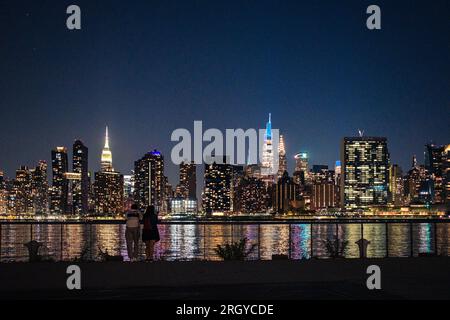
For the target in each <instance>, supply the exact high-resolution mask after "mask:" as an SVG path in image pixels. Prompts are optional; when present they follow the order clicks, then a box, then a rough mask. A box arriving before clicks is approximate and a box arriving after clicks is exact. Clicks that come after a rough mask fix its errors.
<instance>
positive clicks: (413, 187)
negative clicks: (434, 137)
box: [404, 156, 433, 204]
mask: <svg viewBox="0 0 450 320" xmlns="http://www.w3.org/2000/svg"><path fill="white" fill-rule="evenodd" d="M404 180H405V181H404V189H405V192H404V194H405V197H406V199H405V200H406V202H408V203H409V204H431V203H432V195H433V179H432V176H431V175H430V173H429V172H428V170H427V169H426V168H425V166H424V165H419V164H418V163H417V159H416V157H415V156H414V157H413V161H412V168H411V169H410V170H409V171H408V173H407V174H406V176H405V178H404Z"/></svg>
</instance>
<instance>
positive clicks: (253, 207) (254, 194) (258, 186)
mask: <svg viewBox="0 0 450 320" xmlns="http://www.w3.org/2000/svg"><path fill="white" fill-rule="evenodd" d="M268 198H269V194H268V193H267V188H266V185H265V184H264V182H263V181H262V180H260V179H257V178H254V177H250V176H247V175H245V176H243V177H241V178H240V179H239V181H238V183H237V187H236V190H235V192H234V195H233V211H234V212H236V213H246V214H253V213H265V212H266V211H267V209H268V203H269V201H268Z"/></svg>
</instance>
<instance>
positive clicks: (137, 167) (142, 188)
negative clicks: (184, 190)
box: [134, 150, 167, 213]
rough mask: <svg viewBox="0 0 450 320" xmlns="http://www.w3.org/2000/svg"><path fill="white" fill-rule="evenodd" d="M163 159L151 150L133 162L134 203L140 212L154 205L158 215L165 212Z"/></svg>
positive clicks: (159, 153) (157, 152) (158, 153)
mask: <svg viewBox="0 0 450 320" xmlns="http://www.w3.org/2000/svg"><path fill="white" fill-rule="evenodd" d="M165 182H166V179H165V176H164V157H163V155H162V154H161V152H159V151H157V150H153V151H151V152H148V153H146V154H145V155H144V156H143V157H142V158H141V159H139V160H137V161H135V162H134V201H135V202H136V203H137V205H138V206H139V208H140V209H141V210H145V208H146V207H147V206H149V205H154V206H155V207H156V209H157V211H159V212H160V213H165V212H163V211H164V210H166V209H167V208H166V203H165V201H166V199H165Z"/></svg>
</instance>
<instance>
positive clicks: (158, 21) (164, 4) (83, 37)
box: [0, 0, 450, 184]
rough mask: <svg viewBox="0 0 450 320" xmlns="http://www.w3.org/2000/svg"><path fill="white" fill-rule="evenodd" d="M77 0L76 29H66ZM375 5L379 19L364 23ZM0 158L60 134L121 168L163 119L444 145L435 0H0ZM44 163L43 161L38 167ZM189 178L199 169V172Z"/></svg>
mask: <svg viewBox="0 0 450 320" xmlns="http://www.w3.org/2000/svg"><path fill="white" fill-rule="evenodd" d="M70 4H77V5H79V6H80V7H81V11H82V30H80V31H70V30H68V29H67V28H66V18H67V16H68V15H67V14H66V8H67V6H68V5H70ZM370 4H378V5H379V6H380V7H381V10H382V30H378V31H369V30H368V29H367V28H366V19H367V17H368V15H367V14H366V8H367V6H368V5H370ZM0 42H1V50H0V110H1V125H0V137H1V139H0V169H3V170H4V171H5V173H6V175H8V176H9V177H13V176H14V172H15V169H16V168H18V167H19V166H20V165H22V164H24V165H28V166H34V165H35V164H36V162H37V161H38V160H39V159H44V160H47V161H48V162H49V163H50V150H51V149H52V148H54V147H55V146H61V145H63V146H67V147H68V148H69V150H70V154H71V149H72V143H73V141H74V140H75V139H76V138H79V139H81V140H82V141H83V142H84V143H85V144H86V145H87V146H88V147H89V152H90V159H89V160H90V165H89V166H90V170H92V171H96V170H98V168H99V166H100V153H101V148H102V146H103V135H104V127H105V125H106V124H107V125H108V126H109V129H110V138H111V149H112V152H113V164H114V167H115V169H116V170H119V171H121V172H122V173H129V171H130V170H131V169H133V162H134V161H135V160H136V159H138V158H139V157H141V156H142V155H143V154H144V153H145V152H147V151H150V150H152V149H154V148H157V149H159V150H161V151H162V152H163V154H164V155H165V158H166V163H167V164H168V165H167V169H166V174H167V175H168V176H169V179H170V182H171V183H173V184H175V183H177V179H178V178H177V175H178V169H177V168H176V167H175V166H174V165H172V164H169V162H170V150H171V148H172V147H173V146H174V143H172V142H170V134H171V133H172V131H173V130H174V129H176V128H187V129H189V130H192V129H193V121H194V120H203V124H204V127H205V128H219V129H225V128H244V129H246V128H262V127H264V125H265V122H266V121H267V117H268V113H269V112H271V113H272V125H273V127H274V128H279V129H280V130H281V132H282V133H283V134H284V135H285V140H286V148H287V154H288V156H289V161H290V162H289V169H290V171H291V172H292V169H293V155H294V153H295V152H298V151H300V150H306V151H309V153H310V157H311V164H328V165H333V164H334V161H335V160H337V159H338V158H339V145H340V141H341V139H342V137H344V136H354V135H356V134H357V130H358V129H363V130H364V131H365V133H366V135H371V136H386V137H387V138H388V146H389V149H390V153H391V159H392V162H393V163H399V164H400V165H401V166H402V167H403V168H404V169H405V170H406V169H409V167H410V158H411V156H412V155H413V154H417V155H418V157H419V161H420V162H423V149H424V144H425V143H427V142H430V141H433V142H435V143H438V144H443V143H450V129H449V128H450V126H449V120H450V112H449V111H450V1H448V0H442V1H441V0H433V1H425V0H423V1H399V0H396V1H378V0H377V1H361V0H359V1H356V0H355V1H349V0H345V1H343V0H342V1H338V0H327V1H324V0H320V1H308V2H303V1H261V0H258V1H243V0H239V1H218V0H214V1H211V0H208V1H207V0H204V1H189V0H184V1H167V0H164V1H124V0H122V1H111V0H108V1H92V0H89V1H80V0H71V1H61V0H54V1H39V0H33V1H31V0H30V1H21V0H11V1H10V0H8V1H5V0H2V1H1V2H0ZM49 174H50V171H49ZM200 176H202V175H200Z"/></svg>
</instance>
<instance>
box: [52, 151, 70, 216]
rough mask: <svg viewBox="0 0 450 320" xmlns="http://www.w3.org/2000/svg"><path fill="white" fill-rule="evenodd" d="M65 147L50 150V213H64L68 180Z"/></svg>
mask: <svg viewBox="0 0 450 320" xmlns="http://www.w3.org/2000/svg"><path fill="white" fill-rule="evenodd" d="M67 172H68V162H67V149H66V148H65V147H57V148H56V149H54V150H52V174H53V177H52V190H51V195H50V197H51V199H50V212H51V213H52V214H64V213H65V212H66V208H67V200H68V199H67V197H68V181H67V179H66V173H67Z"/></svg>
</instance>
